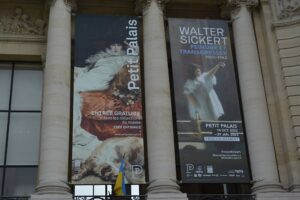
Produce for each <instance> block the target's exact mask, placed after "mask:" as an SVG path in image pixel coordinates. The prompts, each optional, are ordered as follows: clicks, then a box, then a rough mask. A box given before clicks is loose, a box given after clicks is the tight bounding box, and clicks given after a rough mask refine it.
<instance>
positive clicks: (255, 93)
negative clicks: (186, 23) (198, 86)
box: [232, 0, 281, 193]
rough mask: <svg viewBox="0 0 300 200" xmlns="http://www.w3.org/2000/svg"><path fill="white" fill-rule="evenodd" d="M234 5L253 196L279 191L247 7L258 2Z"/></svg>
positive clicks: (252, 30)
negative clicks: (254, 194) (257, 193)
mask: <svg viewBox="0 0 300 200" xmlns="http://www.w3.org/2000/svg"><path fill="white" fill-rule="evenodd" d="M234 2H235V3H236V4H237V5H236V6H238V7H236V8H235V9H234V10H233V12H232V19H233V33H234V42H235V49H236V59H237V65H238V73H239V82H240V88H241V96H242V105H243V110H244V118H245V125H246V131H247V139H248V147H249V156H250V161H251V169H252V175H253V183H254V184H253V188H252V189H253V192H254V193H256V192H272V191H273V192H274V191H281V186H280V184H279V178H278V171H277V165H276V158H275V152H274V146H273V142H272V141H273V140H272V134H271V127H270V122H269V117H268V109H267V103H266V96H265V93H264V85H263V79H262V74H261V69H260V62H259V57H258V52H257V46H256V40H255V35H254V29H253V24H252V18H251V12H250V10H249V9H248V7H247V6H250V5H254V4H255V2H256V3H257V1H253V0H240V1H238V0H234ZM250 3H251V4H250Z"/></svg>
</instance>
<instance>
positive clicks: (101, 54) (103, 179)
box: [71, 14, 145, 184]
mask: <svg viewBox="0 0 300 200" xmlns="http://www.w3.org/2000/svg"><path fill="white" fill-rule="evenodd" d="M139 37H140V36H139V21H138V19H137V17H128V16H97V15H84V14H81V15H77V16H76V35H75V63H74V65H75V66H74V76H73V77H74V90H73V91H74V95H73V135H72V174H71V183H72V184H112V183H114V182H115V180H116V178H117V175H118V172H119V168H120V165H121V163H122V161H123V160H124V163H125V165H124V166H125V181H126V183H132V184H139V183H144V182H145V170H144V169H145V166H144V141H143V137H144V133H143V114H142V88H141V68H140V49H139V43H138V41H139Z"/></svg>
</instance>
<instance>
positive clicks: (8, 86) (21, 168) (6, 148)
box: [0, 62, 43, 196]
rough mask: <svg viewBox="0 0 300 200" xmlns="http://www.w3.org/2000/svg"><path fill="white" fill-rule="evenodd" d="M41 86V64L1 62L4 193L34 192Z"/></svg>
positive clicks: (0, 138)
mask: <svg viewBox="0 0 300 200" xmlns="http://www.w3.org/2000/svg"><path fill="white" fill-rule="evenodd" d="M42 86H43V72H42V67H41V65H40V64H37V63H21V62H0V94H1V95H0V187H1V188H0V189H1V191H0V192H1V196H29V195H30V194H31V193H33V192H34V187H35V186H36V179H37V165H38V152H39V140H40V124H41V99H42Z"/></svg>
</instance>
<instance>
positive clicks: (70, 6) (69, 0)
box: [46, 0, 77, 12]
mask: <svg viewBox="0 0 300 200" xmlns="http://www.w3.org/2000/svg"><path fill="white" fill-rule="evenodd" d="M56 1H63V2H64V4H65V6H66V9H67V10H68V11H70V12H71V11H74V10H76V9H77V4H76V0H47V1H46V2H47V4H48V5H49V6H50V7H51V6H53V5H54V4H55V2H56Z"/></svg>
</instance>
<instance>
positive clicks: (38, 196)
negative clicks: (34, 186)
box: [30, 194, 73, 200]
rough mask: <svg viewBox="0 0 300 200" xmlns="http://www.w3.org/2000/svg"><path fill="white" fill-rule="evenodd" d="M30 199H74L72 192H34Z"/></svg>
mask: <svg viewBox="0 0 300 200" xmlns="http://www.w3.org/2000/svg"><path fill="white" fill-rule="evenodd" d="M30 200H73V196H72V195H71V194H32V195H31V196H30Z"/></svg>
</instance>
